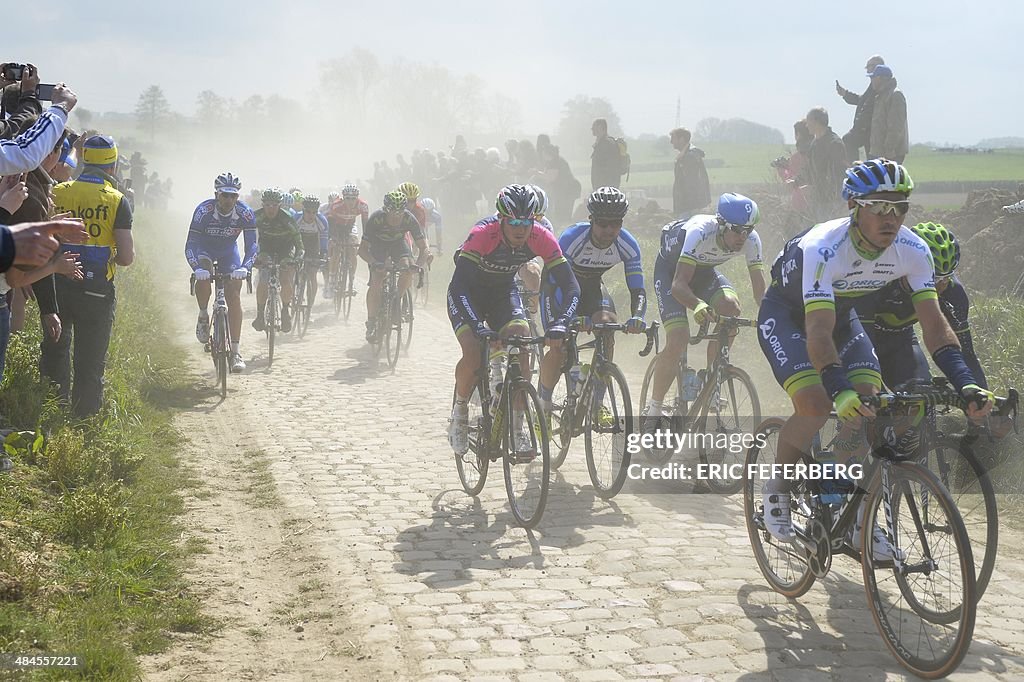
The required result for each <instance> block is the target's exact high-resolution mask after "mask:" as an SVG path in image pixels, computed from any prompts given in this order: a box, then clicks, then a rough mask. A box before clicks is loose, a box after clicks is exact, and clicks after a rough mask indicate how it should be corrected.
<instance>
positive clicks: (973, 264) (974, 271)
mask: <svg viewBox="0 0 1024 682" xmlns="http://www.w3.org/2000/svg"><path fill="white" fill-rule="evenodd" d="M1022 235H1024V215H1013V216H1000V217H999V218H996V219H995V220H994V221H992V223H991V224H990V225H989V226H988V227H986V228H984V229H982V230H981V231H980V232H978V233H977V234H975V235H974V236H972V237H971V238H970V239H967V240H966V241H961V242H960V244H961V251H962V253H963V256H962V257H961V261H960V262H961V265H960V277H961V279H962V280H963V281H964V283H965V284H966V285H967V286H968V287H969V288H971V289H976V290H979V291H983V292H985V293H987V294H1010V293H1013V289H1014V287H1015V285H1016V284H1017V280H1018V279H1019V278H1020V276H1021V273H1022V272H1024V250H1022V249H1021V248H1020V240H1021V236H1022ZM958 236H959V235H958Z"/></svg>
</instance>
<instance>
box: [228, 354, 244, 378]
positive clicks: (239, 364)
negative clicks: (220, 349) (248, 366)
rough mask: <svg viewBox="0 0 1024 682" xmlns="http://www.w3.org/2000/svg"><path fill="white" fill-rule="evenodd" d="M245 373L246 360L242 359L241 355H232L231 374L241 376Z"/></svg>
mask: <svg viewBox="0 0 1024 682" xmlns="http://www.w3.org/2000/svg"><path fill="white" fill-rule="evenodd" d="M244 371H245V360H243V359H242V354H241V353H232V354H231V373H232V374H240V373H242V372H244Z"/></svg>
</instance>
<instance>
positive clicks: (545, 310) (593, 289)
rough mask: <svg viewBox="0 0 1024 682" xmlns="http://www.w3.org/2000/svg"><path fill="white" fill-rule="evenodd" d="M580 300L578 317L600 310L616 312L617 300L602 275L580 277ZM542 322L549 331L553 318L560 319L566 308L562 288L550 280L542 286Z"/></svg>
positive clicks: (593, 313)
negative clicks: (606, 285)
mask: <svg viewBox="0 0 1024 682" xmlns="http://www.w3.org/2000/svg"><path fill="white" fill-rule="evenodd" d="M576 281H577V282H579V285H580V302H579V305H578V306H577V307H576V317H593V316H594V315H596V314H597V313H599V312H606V313H612V314H613V315H614V314H615V301H614V300H612V297H611V295H610V294H609V293H608V289H606V288H605V286H604V282H603V281H602V279H601V278H600V277H579V278H577V280H576ZM540 300H541V303H540V306H541V307H540V309H541V322H542V323H543V325H544V331H545V332H547V331H548V325H549V324H550V321H551V320H556V319H558V317H559V316H561V314H562V311H563V310H564V305H563V303H562V290H561V289H559V288H558V287H556V286H554V284H552V283H551V282H550V281H548V282H545V283H544V285H543V286H542V287H541V299H540Z"/></svg>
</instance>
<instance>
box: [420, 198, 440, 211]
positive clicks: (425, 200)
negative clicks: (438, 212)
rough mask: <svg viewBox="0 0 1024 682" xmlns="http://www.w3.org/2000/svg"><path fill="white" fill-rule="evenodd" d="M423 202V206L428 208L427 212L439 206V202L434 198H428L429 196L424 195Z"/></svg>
mask: <svg viewBox="0 0 1024 682" xmlns="http://www.w3.org/2000/svg"><path fill="white" fill-rule="evenodd" d="M421 203H422V204H423V208H425V209H426V210H427V213H430V212H431V211H433V210H434V209H435V208H437V204H435V203H434V200H433V199H428V198H426V197H424V198H423V201H422V202H421Z"/></svg>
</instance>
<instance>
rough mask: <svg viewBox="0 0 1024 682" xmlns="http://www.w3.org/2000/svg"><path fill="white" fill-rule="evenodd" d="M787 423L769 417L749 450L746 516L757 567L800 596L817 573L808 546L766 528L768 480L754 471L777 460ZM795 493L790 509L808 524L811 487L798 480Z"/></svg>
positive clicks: (799, 522)
mask: <svg viewBox="0 0 1024 682" xmlns="http://www.w3.org/2000/svg"><path fill="white" fill-rule="evenodd" d="M785 423H786V422H785V421H783V420H782V419H779V418H776V417H773V418H771V419H766V420H765V421H763V422H762V423H761V425H760V426H758V427H757V430H756V431H755V432H754V445H753V446H752V447H751V448H750V449H749V450H747V461H746V467H745V471H746V472H747V473H746V480H745V482H744V487H743V517H744V518H745V519H746V522H747V536H748V537H749V538H750V547H751V549H752V550H753V551H754V559H755V560H756V561H757V567H758V568H759V569H761V574H762V575H764V577H765V579H766V580H767V581H768V584H769V585H771V587H772V589H773V590H775V591H776V592H778V593H779V594H781V595H783V596H784V597H788V598H789V599H796V598H797V597H800V596H803V595H804V594H806V592H807V590H809V589H811V586H812V585H813V584H814V574H813V573H812V572H811V567H810V565H809V564H808V563H807V558H806V553H805V552H804V550H802V549H800V548H799V547H798V546H797V545H795V544H792V543H788V542H781V541H779V540H776V539H775V538H774V537H772V535H771V534H770V533H769V532H768V530H767V529H766V528H765V523H764V502H763V495H764V483H765V480H764V479H763V478H761V477H760V476H757V475H756V474H754V472H756V471H758V467H759V465H766V466H769V467H770V466H771V465H773V464H775V463H776V461H777V459H778V454H779V432H780V431H781V430H782V427H783V425H784V424H785ZM791 493H792V503H791V504H790V510H791V511H790V513H791V517H792V519H793V525H794V526H797V527H799V528H806V527H807V522H808V520H809V519H808V518H807V515H806V513H804V510H806V509H808V507H807V504H806V502H807V499H808V497H809V494H808V492H807V489H806V487H805V485H804V484H803V483H797V484H794V489H793V490H792V491H791Z"/></svg>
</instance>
